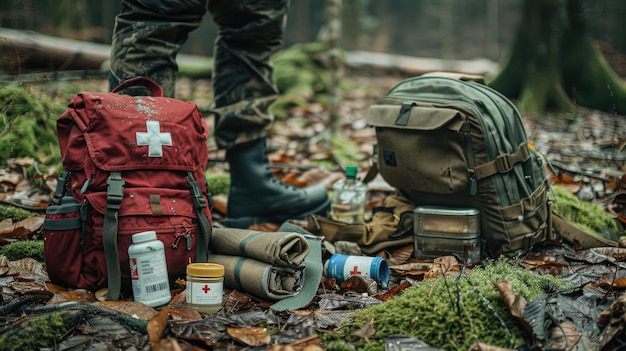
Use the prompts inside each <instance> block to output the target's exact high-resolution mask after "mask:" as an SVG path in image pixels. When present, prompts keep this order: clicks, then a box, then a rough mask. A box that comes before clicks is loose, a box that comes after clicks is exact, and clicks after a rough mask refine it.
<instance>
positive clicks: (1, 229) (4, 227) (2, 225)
mask: <svg viewBox="0 0 626 351" xmlns="http://www.w3.org/2000/svg"><path fill="white" fill-rule="evenodd" d="M13 227H14V226H13V220H12V219H11V218H6V219H4V220H3V221H2V222H0V236H6V235H7V234H11V233H13Z"/></svg>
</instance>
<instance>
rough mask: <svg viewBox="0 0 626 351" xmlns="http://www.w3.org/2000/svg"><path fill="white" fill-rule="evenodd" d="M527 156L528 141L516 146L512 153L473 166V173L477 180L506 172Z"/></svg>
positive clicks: (528, 155) (527, 157) (528, 152)
mask: <svg viewBox="0 0 626 351" xmlns="http://www.w3.org/2000/svg"><path fill="white" fill-rule="evenodd" d="M529 158H530V150H529V149H528V143H523V144H520V145H519V146H518V147H517V150H516V151H515V153H513V154H504V155H500V156H498V157H497V158H496V159H495V160H493V161H491V162H487V163H485V164H483V165H480V166H476V167H474V174H475V176H476V179H477V180H481V179H484V178H487V177H490V176H492V175H494V174H496V173H508V172H510V171H511V170H512V169H513V167H514V166H515V164H517V163H520V162H525V161H526V160H528V159H529Z"/></svg>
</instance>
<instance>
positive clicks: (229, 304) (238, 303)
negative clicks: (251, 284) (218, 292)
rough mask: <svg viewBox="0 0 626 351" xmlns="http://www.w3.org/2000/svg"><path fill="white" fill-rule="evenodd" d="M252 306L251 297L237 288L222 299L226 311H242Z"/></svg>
mask: <svg viewBox="0 0 626 351" xmlns="http://www.w3.org/2000/svg"><path fill="white" fill-rule="evenodd" d="M253 306H254V305H253V304H252V297H251V296H250V295H248V294H244V293H242V292H239V291H237V290H233V291H232V292H231V293H230V294H228V295H227V296H226V298H225V299H224V310H226V311H228V312H237V311H243V310H247V309H250V308H252V307H253Z"/></svg>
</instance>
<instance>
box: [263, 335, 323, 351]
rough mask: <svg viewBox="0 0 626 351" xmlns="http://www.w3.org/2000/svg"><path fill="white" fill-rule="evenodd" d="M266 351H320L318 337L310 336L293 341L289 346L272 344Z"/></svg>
mask: <svg viewBox="0 0 626 351" xmlns="http://www.w3.org/2000/svg"><path fill="white" fill-rule="evenodd" d="M267 350H268V351H321V350H323V349H322V347H321V346H320V337H319V335H317V334H315V335H311V336H307V337H306V338H302V339H300V340H298V341H294V342H292V343H291V344H286V345H285V344H274V345H272V347H270V348H268V349H267Z"/></svg>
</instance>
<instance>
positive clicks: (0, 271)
mask: <svg viewBox="0 0 626 351" xmlns="http://www.w3.org/2000/svg"><path fill="white" fill-rule="evenodd" d="M9 270H11V267H9V258H8V257H6V256H4V255H0V277H2V276H4V275H6V274H7V273H9Z"/></svg>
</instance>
